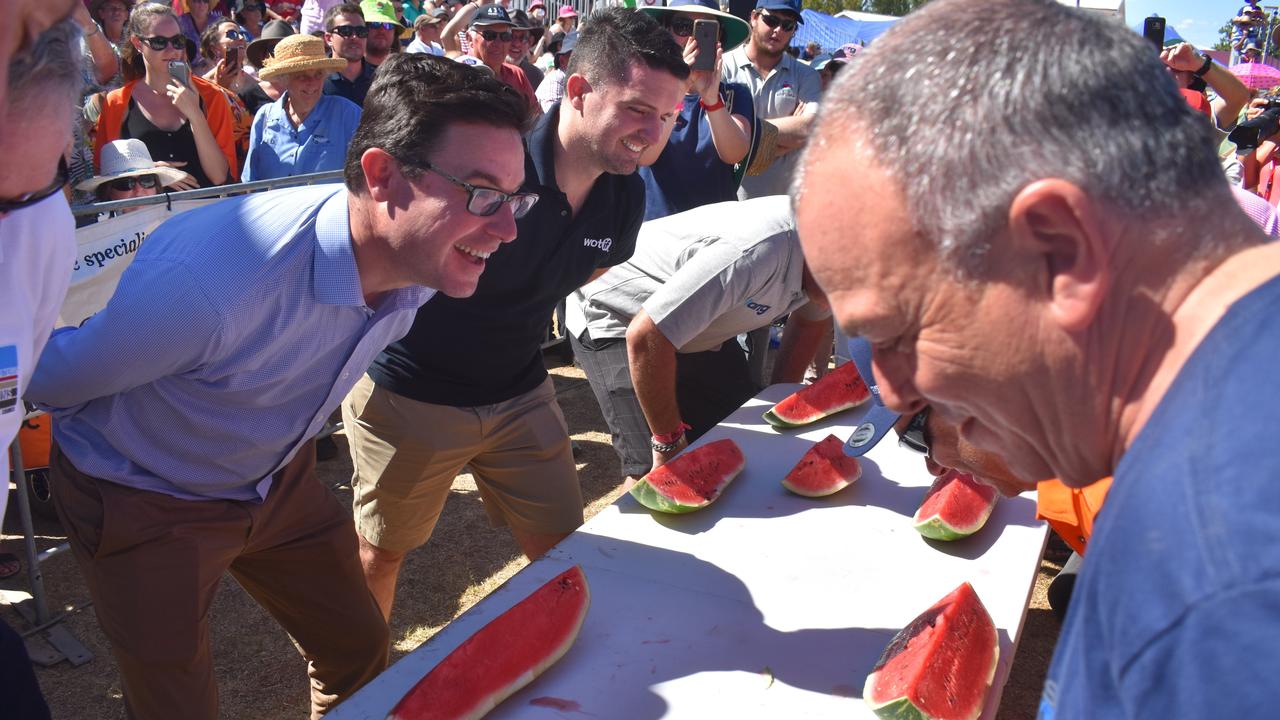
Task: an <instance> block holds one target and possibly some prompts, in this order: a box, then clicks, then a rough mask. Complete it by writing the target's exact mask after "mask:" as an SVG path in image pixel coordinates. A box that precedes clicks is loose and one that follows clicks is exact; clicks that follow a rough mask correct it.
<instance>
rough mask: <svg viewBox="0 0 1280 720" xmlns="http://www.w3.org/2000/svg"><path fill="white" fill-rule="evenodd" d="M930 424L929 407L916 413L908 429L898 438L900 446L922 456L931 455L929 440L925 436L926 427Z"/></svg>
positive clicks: (908, 424)
mask: <svg viewBox="0 0 1280 720" xmlns="http://www.w3.org/2000/svg"><path fill="white" fill-rule="evenodd" d="M928 422H929V406H928V405H926V406H925V408H924V409H923V410H921V411H920V412H918V413H916V414H915V415H914V416H912V418H911V422H909V423H907V429H906V430H903V431H902V434H901V435H899V436H898V446H899V447H904V448H906V449H908V450H910V451H912V452H917V453H920V454H921V455H928V454H929V438H928V437H927V436H926V435H925V434H924V426H925V425H926V424H927V423H928Z"/></svg>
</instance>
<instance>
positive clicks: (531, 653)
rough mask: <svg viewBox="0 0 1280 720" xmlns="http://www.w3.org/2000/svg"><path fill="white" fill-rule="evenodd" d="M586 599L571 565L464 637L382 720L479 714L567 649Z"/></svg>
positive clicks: (448, 719)
mask: <svg viewBox="0 0 1280 720" xmlns="http://www.w3.org/2000/svg"><path fill="white" fill-rule="evenodd" d="M590 603H591V592H590V591H589V590H588V589H587V578H586V576H585V575H583V574H582V568H581V567H578V566H576V565H575V566H574V567H572V568H569V569H568V570H566V571H564V572H563V573H561V574H560V575H558V576H556V577H555V578H552V579H551V581H549V582H548V583H547V584H545V585H543V586H542V587H540V588H538V589H537V590H534V591H533V593H532V594H531V595H529V597H527V598H525V599H524V600H521V601H520V602H519V603H518V604H516V605H515V606H514V607H512V608H511V609H510V610H508V611H506V612H504V613H502V614H501V615H499V616H498V617H496V618H494V619H493V620H491V621H490V622H489V624H488V625H485V626H484V627H482V628H480V630H478V631H477V632H476V634H474V635H472V636H471V637H469V638H467V640H466V642H464V643H462V644H461V645H459V646H458V648H457V649H456V650H454V651H453V652H451V653H449V656H448V657H446V658H445V659H444V660H441V661H440V664H438V665H436V666H435V667H434V668H433V669H432V670H431V672H429V673H427V674H426V676H425V677H423V678H422V679H421V680H419V681H418V684H417V685H414V686H413V689H412V690H410V691H409V692H408V694H406V695H405V696H404V697H403V698H401V700H400V702H399V703H397V704H396V706H395V708H394V709H393V710H392V711H391V714H390V715H388V716H387V720H458V719H459V718H479V717H483V716H484V715H485V713H487V712H489V711H490V710H492V709H493V708H495V707H497V705H498V703H500V702H502V701H503V700H505V699H507V698H508V697H510V696H511V695H512V694H513V693H515V692H516V691H517V690H519V689H520V688H522V687H524V686H525V685H528V684H529V683H530V682H532V681H533V679H534V678H536V677H538V675H541V674H542V672H543V671H544V670H546V669H547V668H549V667H551V666H552V665H553V664H554V663H555V662H556V661H557V660H559V659H560V658H561V656H563V655H564V654H565V652H566V651H568V649H569V647H570V646H571V645H573V641H574V639H576V638H577V637H578V630H579V629H581V628H582V621H583V620H585V619H586V617H587V607H588V606H589V605H590Z"/></svg>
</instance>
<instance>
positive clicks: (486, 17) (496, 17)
mask: <svg viewBox="0 0 1280 720" xmlns="http://www.w3.org/2000/svg"><path fill="white" fill-rule="evenodd" d="M482 25H515V23H513V22H511V15H509V14H508V13H507V9H506V8H504V7H502V6H501V5H492V4H490V5H481V6H480V9H478V10H477V11H476V16H475V18H473V19H472V20H471V27H480V26H482Z"/></svg>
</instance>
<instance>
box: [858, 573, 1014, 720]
mask: <svg viewBox="0 0 1280 720" xmlns="http://www.w3.org/2000/svg"><path fill="white" fill-rule="evenodd" d="M999 658H1000V641H999V637H998V636H997V635H996V627H995V623H993V622H992V621H991V615H990V614H989V613H987V609H986V607H984V606H983V604H982V600H981V599H979V598H978V594H977V593H976V592H974V590H973V586H971V585H970V584H969V583H964V584H963V585H961V586H960V587H958V588H956V589H955V590H953V591H952V592H951V594H949V595H947V596H946V597H944V598H942V599H941V600H939V601H938V602H937V603H936V604H934V606H933V607H931V608H929V609H928V610H926V611H924V613H922V614H921V615H920V616H919V617H917V618H916V619H915V620H912V621H911V624H909V625H907V626H906V627H905V628H903V629H902V631H901V632H899V633H898V634H897V635H895V636H894V638H893V640H892V641H891V642H890V643H889V645H888V647H886V648H885V649H884V653H883V654H882V655H881V656H880V659H879V660H877V661H876V665H875V667H874V668H872V671H871V674H870V675H868V676H867V681H866V685H865V686H864V687H863V689H862V697H863V699H864V700H865V701H866V703H867V705H868V706H870V708H871V709H872V710H873V711H874V712H875V713H876V715H878V716H880V717H883V718H931V719H932V720H974V719H975V718H977V717H978V716H979V715H981V714H982V706H983V704H984V703H985V702H986V698H987V690H988V688H989V687H990V686H991V681H992V680H993V679H994V678H995V673H996V661H997V660H999Z"/></svg>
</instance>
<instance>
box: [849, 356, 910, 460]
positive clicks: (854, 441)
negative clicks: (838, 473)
mask: <svg viewBox="0 0 1280 720" xmlns="http://www.w3.org/2000/svg"><path fill="white" fill-rule="evenodd" d="M849 358H850V359H851V360H852V361H853V364H854V365H857V366H858V374H859V375H861V376H862V381H863V382H865V383H866V384H867V389H868V390H870V391H871V405H870V407H869V408H868V409H867V414H866V415H864V416H862V422H860V423H859V424H858V427H856V428H854V430H853V434H852V435H850V436H849V440H848V441H847V442H845V444H844V454H845V455H849V456H852V457H861V456H863V455H866V454H867V453H868V452H870V451H871V448H873V447H875V446H876V445H877V444H879V442H880V441H881V440H883V439H884V436H885V435H887V434H888V433H889V431H890V430H892V429H893V426H894V424H895V423H897V422H898V418H900V417H902V415H901V414H900V413H897V412H894V411H893V410H890V409H889V408H887V407H885V405H884V401H883V400H881V399H880V383H879V382H877V381H876V376H875V373H874V372H872V370H871V343H869V342H867V341H866V340H864V339H863V338H860V337H855V338H850V339H849Z"/></svg>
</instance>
